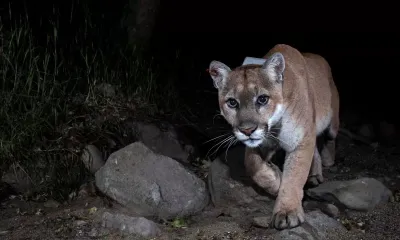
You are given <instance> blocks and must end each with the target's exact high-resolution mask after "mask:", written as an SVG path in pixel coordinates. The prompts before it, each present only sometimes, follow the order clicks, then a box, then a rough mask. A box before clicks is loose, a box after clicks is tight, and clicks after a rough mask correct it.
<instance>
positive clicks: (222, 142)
mask: <svg viewBox="0 0 400 240" xmlns="http://www.w3.org/2000/svg"><path fill="white" fill-rule="evenodd" d="M233 137H234V136H228V137H226V138H224V139H222V140H221V141H219V142H218V143H216V144H215V145H214V146H212V147H211V148H210V149H209V150H208V152H207V154H206V157H208V156H210V155H208V154H209V153H210V151H211V150H212V149H214V148H215V147H217V146H219V147H218V148H217V149H216V150H215V151H214V152H213V153H212V154H211V155H213V154H214V153H215V152H217V151H218V149H219V148H220V147H221V146H222V145H223V144H224V143H226V142H227V141H229V140H231V138H233Z"/></svg>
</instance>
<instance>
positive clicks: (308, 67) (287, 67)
mask: <svg viewBox="0 0 400 240" xmlns="http://www.w3.org/2000/svg"><path fill="white" fill-rule="evenodd" d="M264 58H265V59H267V60H266V63H265V64H264V65H246V66H240V67H237V68H236V69H233V70H231V69H230V68H229V67H228V66H226V65H225V64H223V63H221V62H217V61H213V62H211V64H210V74H211V77H212V78H213V80H214V85H215V87H216V88H217V89H218V95H219V97H218V99H219V104H220V109H221V114H222V115H223V116H224V117H225V119H226V120H227V122H228V123H229V124H231V125H232V127H233V132H234V134H235V136H236V138H238V139H239V140H240V141H242V142H243V143H244V144H245V145H246V154H245V167H246V169H247V172H248V173H249V175H250V176H251V177H252V178H253V180H254V181H255V182H256V183H257V184H258V185H259V186H261V187H263V188H264V189H265V190H266V191H267V192H269V193H270V194H272V195H274V196H276V202H275V207H274V210H273V217H272V224H273V226H274V227H275V228H277V229H285V228H293V227H296V226H298V225H300V224H301V223H302V222H304V211H303V208H302V204H301V202H302V198H303V187H304V185H305V183H306V181H307V178H308V176H310V177H314V178H316V179H317V181H318V182H321V181H322V180H323V177H322V165H324V166H330V165H332V164H333V163H334V161H333V160H334V153H335V138H336V135H337V132H338V129H339V95H338V92H337V89H336V86H335V83H334V82H333V78H332V74H331V69H330V67H329V64H328V63H327V62H326V61H325V59H324V58H322V57H321V56H319V55H315V54H310V53H305V54H302V53H300V52H299V51H298V50H296V49H294V48H292V47H290V46H288V45H284V44H279V45H276V46H275V47H273V48H272V49H271V50H270V51H269V52H268V54H267V55H266V56H265V57H264ZM282 73H283V74H282ZM265 96H266V98H267V99H268V100H267V101H265V99H266V98H265ZM265 102H266V103H265ZM324 131H327V135H328V141H327V143H326V144H325V146H324V148H323V149H322V151H321V155H320V154H319V152H318V150H317V148H316V137H317V136H319V135H321V134H322V133H323V132H324ZM278 148H282V149H283V150H285V152H286V157H285V163H284V166H283V173H282V172H281V171H280V170H279V168H278V167H276V166H275V165H274V164H273V163H271V162H270V158H271V156H272V155H273V154H274V152H275V150H276V149H278Z"/></svg>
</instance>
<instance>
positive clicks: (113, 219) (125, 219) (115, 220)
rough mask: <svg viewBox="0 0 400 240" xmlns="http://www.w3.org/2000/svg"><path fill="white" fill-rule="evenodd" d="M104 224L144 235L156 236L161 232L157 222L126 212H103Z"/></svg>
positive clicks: (122, 230)
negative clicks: (127, 214) (128, 214)
mask: <svg viewBox="0 0 400 240" xmlns="http://www.w3.org/2000/svg"><path fill="white" fill-rule="evenodd" d="M102 226H103V227H106V228H113V229H119V230H120V231H121V232H122V233H123V234H136V235H140V236H143V237H156V236H158V235H159V234H160V233H161V230H160V228H159V227H158V226H157V224H156V223H154V222H153V221H150V220H148V219H146V218H144V217H130V216H126V215H124V214H119V213H117V214H112V213H109V212H104V213H103V222H102Z"/></svg>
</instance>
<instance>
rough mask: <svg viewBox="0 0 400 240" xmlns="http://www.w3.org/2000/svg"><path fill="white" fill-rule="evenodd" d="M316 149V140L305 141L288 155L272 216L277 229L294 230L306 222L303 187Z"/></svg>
mask: <svg viewBox="0 0 400 240" xmlns="http://www.w3.org/2000/svg"><path fill="white" fill-rule="evenodd" d="M314 149H315V140H307V141H304V140H303V141H302V143H300V144H299V145H298V146H297V147H296V149H295V150H293V151H291V152H287V153H286V158H285V164H284V167H283V175H282V182H281V186H280V188H279V193H278V197H277V199H276V202H275V206H274V210H273V216H272V225H273V226H274V227H275V228H276V229H286V228H294V227H297V226H299V225H300V224H302V223H303V222H304V218H305V215H304V210H303V207H302V199H303V187H304V185H305V183H306V181H307V177H308V173H309V171H310V167H311V162H312V158H313V154H314Z"/></svg>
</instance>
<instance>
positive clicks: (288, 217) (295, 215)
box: [271, 202, 305, 230]
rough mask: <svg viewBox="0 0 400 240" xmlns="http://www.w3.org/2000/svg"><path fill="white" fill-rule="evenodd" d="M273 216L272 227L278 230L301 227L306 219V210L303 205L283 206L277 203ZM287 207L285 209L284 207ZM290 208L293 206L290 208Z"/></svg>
mask: <svg viewBox="0 0 400 240" xmlns="http://www.w3.org/2000/svg"><path fill="white" fill-rule="evenodd" d="M276 204H278V205H275V209H274V211H273V215H272V222H271V224H272V226H273V227H274V228H276V229H278V230H283V229H288V228H295V227H297V226H300V225H301V224H302V223H303V222H304V219H305V215H304V210H303V207H302V206H301V204H296V205H293V204H288V205H284V204H283V205H282V204H279V202H277V203H276ZM284 206H285V207H284ZM289 206H293V208H290V207H289Z"/></svg>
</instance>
